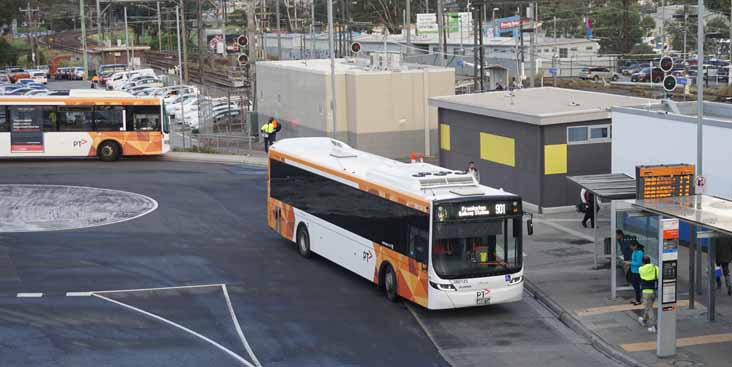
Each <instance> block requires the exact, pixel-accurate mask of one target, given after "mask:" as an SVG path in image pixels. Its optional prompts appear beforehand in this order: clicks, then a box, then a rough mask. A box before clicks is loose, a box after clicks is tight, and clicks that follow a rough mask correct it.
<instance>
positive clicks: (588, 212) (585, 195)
mask: <svg viewBox="0 0 732 367" xmlns="http://www.w3.org/2000/svg"><path fill="white" fill-rule="evenodd" d="M580 196H581V199H582V203H583V204H584V207H585V217H584V218H582V227H585V228H587V221H588V220H589V221H590V225H591V226H592V228H595V195H592V193H590V192H589V191H587V190H585V189H582V191H580Z"/></svg>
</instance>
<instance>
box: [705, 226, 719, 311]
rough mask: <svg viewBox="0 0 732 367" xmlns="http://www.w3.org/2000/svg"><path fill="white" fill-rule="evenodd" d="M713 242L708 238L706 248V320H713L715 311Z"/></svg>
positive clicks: (714, 255)
mask: <svg viewBox="0 0 732 367" xmlns="http://www.w3.org/2000/svg"><path fill="white" fill-rule="evenodd" d="M715 247H716V246H715V243H714V241H713V240H711V239H710V240H709V248H708V249H707V252H708V254H709V284H708V285H707V286H708V287H709V288H708V292H707V320H708V321H714V314H715V313H716V310H715V309H716V307H715V306H716V305H715V302H716V300H715V296H716V292H715V288H716V284H715V283H716V280H717V277H716V275H715V269H714V268H715V265H716V263H715V261H714V258H715V257H716V254H715V252H716V251H715Z"/></svg>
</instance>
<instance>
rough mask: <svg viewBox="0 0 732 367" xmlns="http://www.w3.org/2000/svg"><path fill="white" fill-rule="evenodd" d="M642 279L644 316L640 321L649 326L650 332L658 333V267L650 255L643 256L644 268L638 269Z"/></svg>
mask: <svg viewBox="0 0 732 367" xmlns="http://www.w3.org/2000/svg"><path fill="white" fill-rule="evenodd" d="M638 273H639V274H640V279H641V292H642V293H643V306H644V307H643V316H642V317H639V318H638V321H639V322H640V323H641V325H643V326H648V331H650V332H652V333H655V332H656V313H655V312H654V310H653V301H655V300H656V289H657V288H658V266H656V265H653V264H651V258H650V257H648V255H645V256H643V266H641V267H640V268H638Z"/></svg>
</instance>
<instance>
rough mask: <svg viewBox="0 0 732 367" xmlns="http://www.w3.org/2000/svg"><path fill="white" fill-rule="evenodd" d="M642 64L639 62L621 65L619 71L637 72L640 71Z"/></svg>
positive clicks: (624, 73) (624, 72)
mask: <svg viewBox="0 0 732 367" xmlns="http://www.w3.org/2000/svg"><path fill="white" fill-rule="evenodd" d="M642 68H643V66H641V64H630V65H628V66H625V67H623V68H622V69H621V70H620V71H621V72H622V73H623V75H628V76H630V75H633V74H635V73H637V72H640V71H641V69H642Z"/></svg>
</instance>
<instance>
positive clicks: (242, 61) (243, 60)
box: [237, 53, 249, 65]
mask: <svg viewBox="0 0 732 367" xmlns="http://www.w3.org/2000/svg"><path fill="white" fill-rule="evenodd" d="M237 60H238V61H239V65H246V64H248V63H249V56H247V54H245V53H242V54H239V57H238V58H237Z"/></svg>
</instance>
